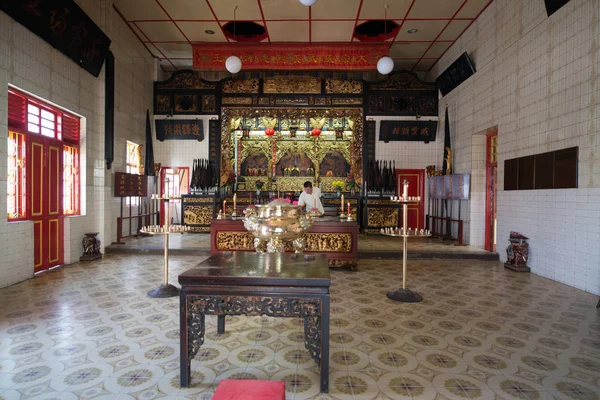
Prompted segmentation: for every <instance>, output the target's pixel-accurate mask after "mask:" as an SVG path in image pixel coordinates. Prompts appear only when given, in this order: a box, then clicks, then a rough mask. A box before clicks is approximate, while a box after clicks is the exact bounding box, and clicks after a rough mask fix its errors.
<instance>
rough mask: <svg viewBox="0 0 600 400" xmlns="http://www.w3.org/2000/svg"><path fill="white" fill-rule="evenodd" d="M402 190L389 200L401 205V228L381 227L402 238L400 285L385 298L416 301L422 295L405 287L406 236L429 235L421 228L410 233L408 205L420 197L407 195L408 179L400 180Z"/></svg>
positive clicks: (417, 201)
mask: <svg viewBox="0 0 600 400" xmlns="http://www.w3.org/2000/svg"><path fill="white" fill-rule="evenodd" d="M402 186H403V190H402V196H400V197H397V196H392V198H391V201H394V202H397V203H400V204H401V205H402V229H382V230H381V233H382V234H383V235H387V236H395V237H401V238H402V287H401V288H399V289H397V290H395V291H393V292H388V293H387V298H388V299H390V300H394V301H401V302H403V303H418V302H420V301H423V297H421V295H419V294H418V293H415V292H413V291H412V290H410V289H409V288H407V287H406V253H407V251H408V243H407V239H408V237H409V236H410V237H428V236H431V233H430V232H429V231H426V230H424V229H421V230H420V231H419V230H417V229H415V231H414V234H412V235H411V234H410V232H411V230H410V228H407V225H408V205H409V204H415V203H419V202H420V201H421V197H418V196H415V197H409V196H408V181H407V180H404V182H402Z"/></svg>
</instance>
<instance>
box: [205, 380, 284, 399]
mask: <svg viewBox="0 0 600 400" xmlns="http://www.w3.org/2000/svg"><path fill="white" fill-rule="evenodd" d="M212 400H285V382H279V381H257V380H243V379H240V380H237V379H223V380H222V381H221V382H219V386H217V390H216V392H215V394H214V395H213V397H212Z"/></svg>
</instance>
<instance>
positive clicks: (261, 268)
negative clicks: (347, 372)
mask: <svg viewBox="0 0 600 400" xmlns="http://www.w3.org/2000/svg"><path fill="white" fill-rule="evenodd" d="M179 283H180V284H181V292H180V297H179V304H180V345H181V365H180V366H181V387H187V386H188V385H189V383H190V376H191V375H190V372H191V360H192V359H193V358H194V356H195V355H196V354H197V353H198V351H199V350H200V347H201V346H202V344H203V343H204V333H205V322H204V316H205V315H217V316H218V319H217V332H218V333H224V332H225V316H227V315H247V316H257V315H266V316H269V317H302V318H303V319H304V345H305V346H306V349H307V350H308V352H309V353H310V355H311V357H312V358H313V359H314V360H315V361H316V362H317V364H318V365H319V367H320V370H321V392H324V393H327V392H328V390H329V286H330V285H331V280H330V278H329V267H328V265H327V259H326V257H325V256H324V255H317V256H315V259H314V260H305V259H304V258H303V257H302V256H300V257H297V258H292V255H291V254H285V253H283V254H280V253H270V254H269V253H263V254H260V253H250V252H233V253H223V254H220V255H214V256H211V257H210V258H208V259H206V260H205V261H203V262H201V263H200V264H199V265H197V266H196V267H194V268H191V269H189V270H187V271H185V272H184V273H182V274H181V275H179Z"/></svg>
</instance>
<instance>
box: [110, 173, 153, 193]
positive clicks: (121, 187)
mask: <svg viewBox="0 0 600 400" xmlns="http://www.w3.org/2000/svg"><path fill="white" fill-rule="evenodd" d="M147 195H148V177H147V176H145V175H136V174H127V173H125V172H115V197H129V196H142V197H143V196H147Z"/></svg>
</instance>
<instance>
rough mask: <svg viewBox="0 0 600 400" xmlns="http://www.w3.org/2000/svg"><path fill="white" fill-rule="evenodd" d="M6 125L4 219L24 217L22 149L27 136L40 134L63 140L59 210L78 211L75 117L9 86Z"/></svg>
mask: <svg viewBox="0 0 600 400" xmlns="http://www.w3.org/2000/svg"><path fill="white" fill-rule="evenodd" d="M8 127H9V133H8V168H7V214H8V220H10V221H12V220H19V219H26V218H27V210H26V209H25V205H26V203H27V201H26V200H27V195H28V194H27V192H26V190H25V189H26V180H27V171H26V167H25V166H26V163H25V154H26V150H25V149H26V147H27V146H26V143H27V138H28V137H29V136H43V137H46V138H49V139H55V140H60V141H62V142H63V163H64V165H63V167H64V168H63V176H62V184H63V213H64V214H65V215H73V214H78V213H79V212H80V186H79V183H80V170H79V137H80V134H79V133H80V120H79V118H78V117H75V116H73V115H70V114H68V113H65V112H64V111H62V110H61V109H58V108H56V107H53V106H52V105H50V104H47V103H45V102H43V101H41V100H39V99H36V98H34V97H31V96H29V95H27V94H25V93H23V92H20V91H18V90H15V89H13V88H10V89H9V90H8Z"/></svg>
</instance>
